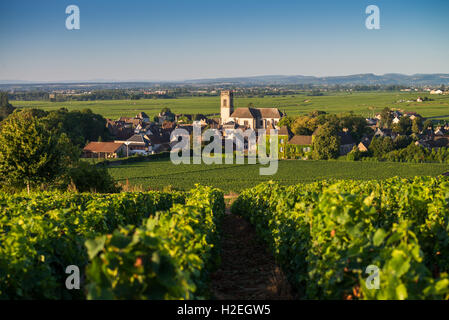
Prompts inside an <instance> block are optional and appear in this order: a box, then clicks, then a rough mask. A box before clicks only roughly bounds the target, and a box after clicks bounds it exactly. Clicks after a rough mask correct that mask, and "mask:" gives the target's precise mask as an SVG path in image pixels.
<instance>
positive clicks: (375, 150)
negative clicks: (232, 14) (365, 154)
mask: <svg viewBox="0 0 449 320" xmlns="http://www.w3.org/2000/svg"><path fill="white" fill-rule="evenodd" d="M369 150H370V152H371V153H372V154H373V156H374V157H377V158H378V159H382V158H384V157H385V156H386V154H387V153H389V152H390V151H393V150H394V144H393V140H392V139H391V138H389V137H380V138H376V137H374V138H373V140H371V144H370V145H369Z"/></svg>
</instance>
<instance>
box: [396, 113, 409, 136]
mask: <svg viewBox="0 0 449 320" xmlns="http://www.w3.org/2000/svg"><path fill="white" fill-rule="evenodd" d="M393 129H394V131H395V132H397V133H399V134H404V135H408V134H410V133H411V131H412V121H411V120H410V118H409V117H401V119H399V122H398V123H397V124H395V125H394V126H393Z"/></svg>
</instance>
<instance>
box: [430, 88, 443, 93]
mask: <svg viewBox="0 0 449 320" xmlns="http://www.w3.org/2000/svg"><path fill="white" fill-rule="evenodd" d="M442 93H443V91H441V90H439V89H438V90H431V91H430V94H442Z"/></svg>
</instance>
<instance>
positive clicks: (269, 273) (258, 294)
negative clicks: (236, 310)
mask: <svg viewBox="0 0 449 320" xmlns="http://www.w3.org/2000/svg"><path fill="white" fill-rule="evenodd" d="M211 280H212V284H211V291H212V292H211V293H212V295H213V297H214V298H215V299H219V300H223V299H230V300H232V299H236V300H279V299H282V300H288V299H293V298H294V297H293V295H292V293H291V288H290V285H289V284H288V282H287V280H286V278H285V276H284V274H283V273H282V271H281V270H280V268H279V267H278V266H277V265H276V263H275V261H274V257H273V256H272V255H271V254H270V253H269V251H268V249H267V246H266V244H265V243H263V242H262V241H260V240H259V239H258V238H257V236H256V232H255V230H254V228H253V226H251V225H250V224H249V223H248V222H247V221H246V220H245V219H243V218H242V217H239V216H237V215H234V214H232V213H231V212H230V210H229V208H227V209H226V216H225V218H224V221H223V242H222V247H221V266H220V268H219V269H218V270H217V271H216V272H215V273H213V274H212V277H211Z"/></svg>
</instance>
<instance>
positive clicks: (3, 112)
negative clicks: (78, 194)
mask: <svg viewBox="0 0 449 320" xmlns="http://www.w3.org/2000/svg"><path fill="white" fill-rule="evenodd" d="M14 109H15V108H14V107H13V106H12V104H10V103H9V100H8V94H7V93H6V92H0V121H2V120H3V119H6V117H8V116H9V115H10V114H11V113H13V112H14Z"/></svg>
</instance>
